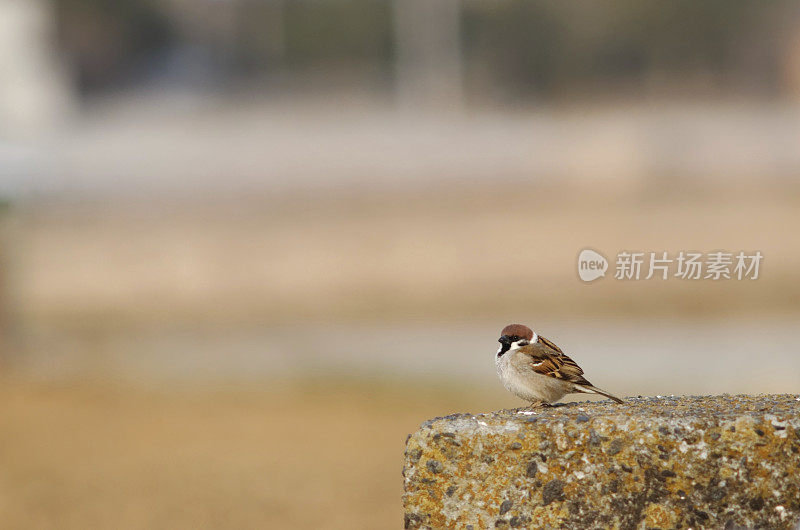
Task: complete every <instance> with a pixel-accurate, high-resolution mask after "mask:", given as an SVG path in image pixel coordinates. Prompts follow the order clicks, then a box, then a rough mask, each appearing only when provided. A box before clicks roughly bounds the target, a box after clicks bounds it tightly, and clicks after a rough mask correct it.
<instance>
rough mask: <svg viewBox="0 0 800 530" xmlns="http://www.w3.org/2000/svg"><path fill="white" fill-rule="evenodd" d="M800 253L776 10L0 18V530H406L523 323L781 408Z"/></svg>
mask: <svg viewBox="0 0 800 530" xmlns="http://www.w3.org/2000/svg"><path fill="white" fill-rule="evenodd" d="M798 228H800V9H798V6H797V5H796V3H794V2H788V1H776V2H770V3H768V4H765V3H763V2H754V1H740V2H730V1H726V2H723V1H718V0H714V1H707V2H692V1H689V0H676V1H673V2H655V3H654V2H645V3H642V2H634V1H629V0H614V1H603V2H569V3H563V2H556V1H531V2H515V1H512V0H499V1H494V2H488V3H487V2H479V1H473V0H438V1H437V2H430V1H427V0H395V1H388V0H148V1H142V0H56V1H52V2H47V1H45V0H0V373H2V376H0V394H2V396H0V527H3V528H20V529H24V528H63V529H70V528H75V529H78V528H80V529H83V528H111V527H113V528H283V527H293V528H315V529H321V528H397V527H399V526H400V524H401V521H402V514H401V501H400V495H401V493H402V477H401V474H400V473H401V467H402V461H403V447H404V441H405V436H406V434H407V433H409V432H412V431H414V430H415V429H416V428H417V427H418V425H419V424H420V423H421V422H422V421H424V420H425V419H428V418H430V417H433V416H440V415H445V414H450V413H453V412H464V411H470V412H473V413H477V412H485V411H489V410H492V409H497V408H508V407H516V406H520V405H523V403H522V402H521V401H519V400H517V399H516V398H515V397H513V396H512V395H510V394H508V393H506V392H505V390H503V389H502V387H501V386H500V384H499V382H498V381H497V379H496V375H495V370H494V365H493V356H494V352H495V351H496V349H497V343H496V340H497V338H498V336H499V331H500V329H501V328H502V327H503V326H504V325H506V324H508V323H511V322H521V323H527V324H529V325H531V326H532V327H534V329H536V330H537V331H539V332H540V333H541V334H542V335H544V336H546V337H548V338H550V339H552V340H554V341H555V342H556V343H557V344H559V345H560V346H561V347H562V348H563V349H564V350H565V351H566V352H567V353H569V354H571V355H572V356H573V357H574V358H575V359H577V360H578V361H579V362H580V364H581V365H582V366H583V367H584V369H585V370H586V371H587V375H588V376H589V379H590V380H591V381H592V382H594V383H595V384H597V385H598V386H601V387H604V388H607V389H609V390H611V391H613V392H614V393H615V394H618V395H622V396H624V395H638V394H646V395H656V394H684V393H685V394H703V393H725V392H728V393H758V392H771V393H797V392H798V391H800V390H798V387H800V355H799V354H798V350H797V329H798V326H797V321H798V316H800V273H799V272H798V268H799V267H800V238H798V236H797V233H796V232H797V229H798ZM587 247H590V248H594V249H596V250H599V251H600V252H603V253H604V254H605V255H606V256H607V257H609V258H610V259H611V260H612V270H611V273H612V274H609V275H608V276H607V277H606V278H605V279H601V280H598V281H596V282H594V283H591V284H585V283H583V282H581V281H580V280H579V279H578V277H577V273H576V258H577V255H578V253H579V252H580V250H581V249H583V248H587ZM719 249H725V250H728V251H731V252H738V251H746V252H754V251H760V252H762V254H763V255H764V261H763V262H762V264H761V270H760V277H759V279H758V280H756V281H747V280H744V281H737V280H729V281H716V282H715V281H711V280H700V281H681V280H678V279H670V280H668V281H659V280H649V281H644V280H640V281H627V282H625V281H618V280H614V279H613V277H612V276H613V260H614V257H615V256H616V254H617V253H618V252H620V251H622V250H628V251H632V250H633V251H643V252H650V251H654V252H660V251H669V252H670V253H671V254H674V253H677V252H678V251H680V250H686V251H690V250H694V251H704V252H710V251H713V250H719Z"/></svg>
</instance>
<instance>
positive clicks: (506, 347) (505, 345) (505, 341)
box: [497, 335, 511, 357]
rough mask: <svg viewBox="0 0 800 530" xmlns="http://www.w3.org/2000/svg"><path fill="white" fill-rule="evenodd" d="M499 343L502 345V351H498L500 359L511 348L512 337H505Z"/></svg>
mask: <svg viewBox="0 0 800 530" xmlns="http://www.w3.org/2000/svg"><path fill="white" fill-rule="evenodd" d="M497 342H499V343H500V344H502V346H500V349H499V350H498V351H497V356H498V357H500V356H501V355H503V354H504V353H505V352H507V351H508V350H509V349H510V348H511V337H509V336H508V335H503V336H502V337H500V338H499V339H498V341H497Z"/></svg>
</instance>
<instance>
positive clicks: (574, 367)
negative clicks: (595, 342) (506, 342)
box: [519, 336, 592, 386]
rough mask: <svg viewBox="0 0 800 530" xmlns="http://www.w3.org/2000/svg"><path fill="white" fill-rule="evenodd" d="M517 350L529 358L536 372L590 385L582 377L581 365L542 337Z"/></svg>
mask: <svg viewBox="0 0 800 530" xmlns="http://www.w3.org/2000/svg"><path fill="white" fill-rule="evenodd" d="M519 352H520V353H524V354H525V355H527V356H529V357H530V358H531V367H532V368H533V371H534V372H536V373H538V374H542V375H546V376H548V377H553V378H555V379H563V380H564V381H569V382H570V383H575V384H576V385H589V386H591V385H592V384H591V383H590V382H589V381H587V380H586V378H585V377H583V370H582V369H581V367H580V366H578V364H577V363H576V362H575V361H573V360H572V359H570V358H569V357H568V356H567V355H566V354H564V352H563V351H561V348H559V347H558V346H556V345H555V344H553V343H552V342H550V341H549V340H547V339H546V338H544V337H541V336H540V337H538V338H537V339H536V342H534V343H532V344H528V345H527V346H523V347H522V348H520V349H519Z"/></svg>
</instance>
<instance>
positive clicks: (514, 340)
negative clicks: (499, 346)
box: [511, 335, 519, 342]
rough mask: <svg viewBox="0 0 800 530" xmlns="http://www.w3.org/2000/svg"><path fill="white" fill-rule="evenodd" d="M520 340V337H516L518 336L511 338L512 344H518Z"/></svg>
mask: <svg viewBox="0 0 800 530" xmlns="http://www.w3.org/2000/svg"><path fill="white" fill-rule="evenodd" d="M518 340H519V337H518V336H516V335H513V336H512V337H511V342H517V341H518Z"/></svg>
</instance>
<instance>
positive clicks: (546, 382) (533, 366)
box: [494, 324, 623, 407]
mask: <svg viewBox="0 0 800 530" xmlns="http://www.w3.org/2000/svg"><path fill="white" fill-rule="evenodd" d="M499 342H500V348H499V349H498V350H497V355H496V356H495V360H494V362H495V365H496V366H497V375H498V376H499V377H500V381H501V382H502V383H503V386H504V387H506V389H507V390H508V391H509V392H511V393H512V394H514V395H516V396H518V397H520V398H522V399H525V400H528V401H530V402H531V407H536V406H539V407H541V406H549V405H550V404H551V403H554V402H556V401H558V400H559V399H561V398H562V397H564V396H565V395H566V394H571V393H575V392H583V393H587V394H589V393H595V394H600V395H602V396H605V397H607V398H610V399H613V400H614V401H616V402H617V403H622V402H623V401H622V400H621V399H619V398H618V397H616V396H613V395H611V394H609V393H608V392H606V391H605V390H602V389H600V388H597V387H596V386H594V385H592V384H591V383H590V382H589V381H587V380H586V378H585V377H583V370H582V369H581V367H580V366H578V364H577V363H576V362H575V361H573V360H572V359H570V358H569V357H567V356H566V355H565V354H564V352H563V351H561V348H559V347H558V346H556V345H555V344H553V343H552V342H550V341H549V340H547V339H546V338H544V337H542V336H541V335H537V334H536V333H534V332H533V331H532V330H531V328H529V327H528V326H523V325H522V324H510V325H508V326H506V327H504V328H503V331H502V332H501V333H500V340H499Z"/></svg>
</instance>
